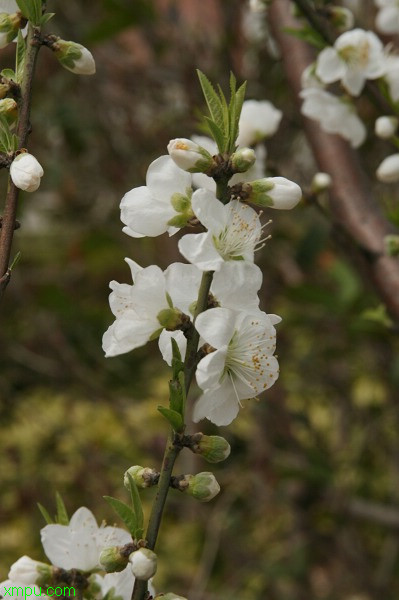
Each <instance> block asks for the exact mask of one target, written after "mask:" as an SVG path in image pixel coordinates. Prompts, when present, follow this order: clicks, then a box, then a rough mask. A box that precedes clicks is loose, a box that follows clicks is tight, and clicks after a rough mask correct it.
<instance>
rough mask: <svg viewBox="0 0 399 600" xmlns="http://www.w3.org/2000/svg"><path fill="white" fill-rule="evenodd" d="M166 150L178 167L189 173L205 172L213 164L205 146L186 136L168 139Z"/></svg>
mask: <svg viewBox="0 0 399 600" xmlns="http://www.w3.org/2000/svg"><path fill="white" fill-rule="evenodd" d="M168 152H169V155H170V157H171V158H172V159H173V160H174V162H175V163H176V164H177V166H178V167H180V169H183V171H189V172H190V173H206V172H207V171H208V170H209V169H210V168H211V167H213V166H214V164H215V162H214V160H213V158H212V155H211V154H210V153H209V152H208V151H207V150H205V148H203V147H202V146H199V145H198V144H196V143H195V142H193V141H192V140H187V139H186V138H178V139H176V140H170V142H169V144H168Z"/></svg>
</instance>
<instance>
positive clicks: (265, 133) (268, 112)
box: [237, 100, 283, 146]
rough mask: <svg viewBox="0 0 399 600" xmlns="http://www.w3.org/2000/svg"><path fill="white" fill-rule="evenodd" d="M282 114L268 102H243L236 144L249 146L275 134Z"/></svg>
mask: <svg viewBox="0 0 399 600" xmlns="http://www.w3.org/2000/svg"><path fill="white" fill-rule="evenodd" d="M282 116H283V113H282V112H281V110H278V109H277V108H275V106H273V104H272V103H271V102H269V101H268V100H245V102H244V103H243V105H242V111H241V115H240V121H239V133H238V138H237V144H238V145H239V146H251V145H253V144H256V143H257V142H259V141H261V140H263V139H265V138H266V137H270V136H271V135H273V134H275V133H276V131H277V129H278V127H279V125H280V121H281V118H282Z"/></svg>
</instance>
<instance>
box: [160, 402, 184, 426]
mask: <svg viewBox="0 0 399 600" xmlns="http://www.w3.org/2000/svg"><path fill="white" fill-rule="evenodd" d="M157 409H158V410H159V412H160V413H161V415H163V416H164V417H165V419H166V420H167V421H168V422H169V423H170V425H171V426H172V428H173V429H174V431H176V432H177V433H181V432H182V431H183V429H184V422H183V418H182V416H181V414H179V413H178V412H176V411H175V410H172V409H170V408H165V406H158V407H157Z"/></svg>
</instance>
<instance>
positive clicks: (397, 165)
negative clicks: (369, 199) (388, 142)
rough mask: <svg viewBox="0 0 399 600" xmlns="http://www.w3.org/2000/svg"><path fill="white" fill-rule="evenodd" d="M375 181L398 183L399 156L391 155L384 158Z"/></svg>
mask: <svg viewBox="0 0 399 600" xmlns="http://www.w3.org/2000/svg"><path fill="white" fill-rule="evenodd" d="M376 175H377V179H379V180H380V181H382V182H383V183H394V182H395V181H399V154H391V155H390V156H387V157H386V158H384V160H383V161H382V163H381V164H380V166H379V167H378V169H377V171H376Z"/></svg>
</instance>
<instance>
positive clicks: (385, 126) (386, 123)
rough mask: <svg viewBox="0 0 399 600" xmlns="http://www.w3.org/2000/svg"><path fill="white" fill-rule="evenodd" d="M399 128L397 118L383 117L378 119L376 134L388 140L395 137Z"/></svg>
mask: <svg viewBox="0 0 399 600" xmlns="http://www.w3.org/2000/svg"><path fill="white" fill-rule="evenodd" d="M397 128H398V119H397V117H390V116H386V115H383V116H382V117H378V119H376V121H375V125H374V131H375V134H376V135H377V136H378V137H379V138H381V139H383V140H388V139H389V138H391V137H392V136H393V135H395V132H396V129H397Z"/></svg>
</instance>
